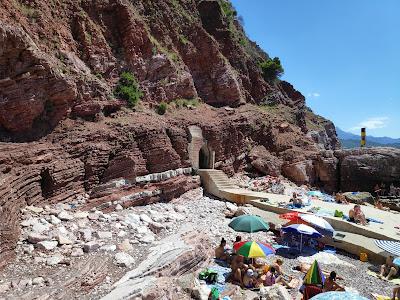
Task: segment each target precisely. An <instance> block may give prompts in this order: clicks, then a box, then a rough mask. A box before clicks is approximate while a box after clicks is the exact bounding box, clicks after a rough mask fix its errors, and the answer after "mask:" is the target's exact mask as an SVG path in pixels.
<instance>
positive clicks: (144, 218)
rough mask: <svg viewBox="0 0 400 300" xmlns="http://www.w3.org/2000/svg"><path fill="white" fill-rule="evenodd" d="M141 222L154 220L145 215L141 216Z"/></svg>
mask: <svg viewBox="0 0 400 300" xmlns="http://www.w3.org/2000/svg"><path fill="white" fill-rule="evenodd" d="M140 220H141V221H143V222H145V223H150V222H152V219H151V218H150V217H149V216H148V215H145V214H141V215H140Z"/></svg>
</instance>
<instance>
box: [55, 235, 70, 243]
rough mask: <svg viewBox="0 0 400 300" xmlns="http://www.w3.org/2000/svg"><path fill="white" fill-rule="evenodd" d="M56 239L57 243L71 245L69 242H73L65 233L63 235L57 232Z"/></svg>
mask: <svg viewBox="0 0 400 300" xmlns="http://www.w3.org/2000/svg"><path fill="white" fill-rule="evenodd" d="M57 241H58V243H59V244H60V245H71V244H73V243H74V242H73V241H72V240H71V239H69V238H68V237H67V236H66V235H64V234H58V235H57Z"/></svg>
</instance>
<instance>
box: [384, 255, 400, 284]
mask: <svg viewBox="0 0 400 300" xmlns="http://www.w3.org/2000/svg"><path fill="white" fill-rule="evenodd" d="M379 276H380V277H382V278H383V277H385V276H386V277H385V278H386V280H390V279H392V278H393V277H397V276H400V270H399V266H397V265H395V264H394V263H393V256H389V257H387V258H386V262H385V264H384V265H382V266H381V273H380V274H379Z"/></svg>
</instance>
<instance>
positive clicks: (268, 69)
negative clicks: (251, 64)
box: [260, 57, 285, 81]
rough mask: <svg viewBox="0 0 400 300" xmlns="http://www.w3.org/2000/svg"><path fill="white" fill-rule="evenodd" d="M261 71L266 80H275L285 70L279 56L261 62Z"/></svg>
mask: <svg viewBox="0 0 400 300" xmlns="http://www.w3.org/2000/svg"><path fill="white" fill-rule="evenodd" d="M260 67H261V71H262V73H263V77H264V80H265V81H273V80H275V79H277V78H279V77H281V76H282V75H283V73H284V72H285V71H284V69H283V67H282V65H281V61H280V59H279V57H275V58H273V59H271V58H269V59H267V60H265V61H263V62H262V63H261V64H260Z"/></svg>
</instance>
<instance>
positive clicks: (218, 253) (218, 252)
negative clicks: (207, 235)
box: [215, 238, 229, 261]
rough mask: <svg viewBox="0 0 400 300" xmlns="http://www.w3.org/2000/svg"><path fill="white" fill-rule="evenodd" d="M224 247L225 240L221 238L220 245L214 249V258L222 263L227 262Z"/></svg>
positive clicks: (227, 256)
mask: <svg viewBox="0 0 400 300" xmlns="http://www.w3.org/2000/svg"><path fill="white" fill-rule="evenodd" d="M225 246H226V240H225V239H224V238H222V240H221V243H220V244H219V246H218V247H217V248H216V249H215V258H217V259H220V260H223V261H228V258H229V255H228V253H226V251H225Z"/></svg>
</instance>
